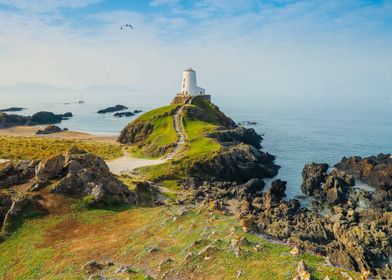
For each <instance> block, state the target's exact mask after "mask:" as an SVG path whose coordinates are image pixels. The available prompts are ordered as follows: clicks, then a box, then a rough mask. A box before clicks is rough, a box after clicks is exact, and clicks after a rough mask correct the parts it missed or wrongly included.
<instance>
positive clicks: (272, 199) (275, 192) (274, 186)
mask: <svg viewBox="0 0 392 280" xmlns="http://www.w3.org/2000/svg"><path fill="white" fill-rule="evenodd" d="M286 184H287V182H285V181H281V180H279V179H277V180H273V181H272V182H271V185H270V187H269V188H268V190H267V192H266V194H265V200H264V204H265V207H266V208H271V207H272V206H274V205H276V204H278V203H279V202H280V201H281V200H282V199H283V197H285V196H286V194H285V191H286Z"/></svg>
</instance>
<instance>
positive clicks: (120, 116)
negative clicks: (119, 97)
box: [113, 112, 135, 118]
mask: <svg viewBox="0 0 392 280" xmlns="http://www.w3.org/2000/svg"><path fill="white" fill-rule="evenodd" d="M134 115H135V114H134V113H132V112H119V113H115V114H114V115H113V116H115V117H117V118H122V117H133V116H134Z"/></svg>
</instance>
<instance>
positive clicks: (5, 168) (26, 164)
mask: <svg viewBox="0 0 392 280" xmlns="http://www.w3.org/2000/svg"><path fill="white" fill-rule="evenodd" d="M37 164H38V161H18V162H7V163H4V164H0V189H3V188H9V187H12V186H15V185H21V184H24V183H27V182H28V181H29V180H31V179H32V178H34V176H35V167H36V166H37Z"/></svg>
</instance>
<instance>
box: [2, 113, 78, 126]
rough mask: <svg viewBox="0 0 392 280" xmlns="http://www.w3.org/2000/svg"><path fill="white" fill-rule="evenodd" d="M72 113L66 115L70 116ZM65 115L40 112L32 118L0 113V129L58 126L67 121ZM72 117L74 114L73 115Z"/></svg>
mask: <svg viewBox="0 0 392 280" xmlns="http://www.w3.org/2000/svg"><path fill="white" fill-rule="evenodd" d="M69 114H71V113H66V114H64V115H67V116H69ZM64 115H62V114H60V115H56V114H54V113H52V112H45V111H43V112H38V113H35V114H34V115H32V116H31V117H30V116H20V115H8V114H6V113H0V128H7V127H13V126H22V125H42V124H56V123H60V122H61V121H62V120H63V119H66V118H65V117H64ZM71 115H72V114H71Z"/></svg>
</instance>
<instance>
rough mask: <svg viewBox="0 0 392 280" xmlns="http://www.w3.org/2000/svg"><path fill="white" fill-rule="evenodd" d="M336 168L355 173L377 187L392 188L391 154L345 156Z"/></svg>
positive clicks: (357, 177) (385, 189)
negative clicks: (364, 156) (362, 156)
mask: <svg viewBox="0 0 392 280" xmlns="http://www.w3.org/2000/svg"><path fill="white" fill-rule="evenodd" d="M335 168H336V169H337V170H339V171H343V172H345V173H347V174H350V175H353V176H354V177H355V178H356V179H359V180H361V181H363V182H365V183H367V184H369V185H370V186H372V187H374V188H376V189H379V190H383V191H389V190H391V189H392V157H391V154H379V155H377V156H371V157H367V158H361V157H356V156H354V157H350V158H343V159H342V160H341V161H340V163H338V164H336V165H335Z"/></svg>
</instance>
